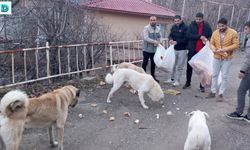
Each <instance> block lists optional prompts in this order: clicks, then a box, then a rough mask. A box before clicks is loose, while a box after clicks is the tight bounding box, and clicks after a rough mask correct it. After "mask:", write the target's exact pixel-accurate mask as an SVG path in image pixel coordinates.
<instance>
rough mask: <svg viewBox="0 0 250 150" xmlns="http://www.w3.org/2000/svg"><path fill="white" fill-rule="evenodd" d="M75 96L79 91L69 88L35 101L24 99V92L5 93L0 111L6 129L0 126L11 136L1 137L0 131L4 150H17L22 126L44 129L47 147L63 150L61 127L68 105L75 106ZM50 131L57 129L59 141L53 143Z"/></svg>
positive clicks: (34, 99)
mask: <svg viewBox="0 0 250 150" xmlns="http://www.w3.org/2000/svg"><path fill="white" fill-rule="evenodd" d="M79 95H80V90H79V89H77V88H76V87H74V86H72V85H68V86H64V87H62V88H59V89H56V90H54V91H52V92H49V93H46V94H43V95H41V96H39V97H35V98H28V96H27V95H26V94H25V93H24V92H22V91H18V90H15V91H10V92H8V93H7V94H6V95H5V96H4V97H3V98H2V100H1V110H2V112H4V115H3V116H4V117H5V119H6V120H8V126H7V125H3V126H2V127H5V128H6V129H7V130H9V131H10V132H11V133H13V135H15V136H13V137H11V138H5V137H4V135H5V133H2V132H1V136H2V137H3V141H4V143H5V145H6V147H7V150H8V147H15V148H13V149H11V150H16V149H18V147H19V144H20V141H21V138H22V132H23V129H24V125H25V127H47V128H48V133H49V142H50V145H51V146H52V147H55V146H58V149H59V150H63V137H64V125H65V123H66V119H67V116H68V109H69V106H71V107H74V106H75V105H76V104H77V102H78V97H79ZM2 127H1V130H2ZM54 128H56V129H57V134H58V136H57V137H58V141H59V142H57V141H55V137H54V131H53V129H54ZM13 129H15V130H13ZM5 139H7V140H5ZM13 141H15V142H16V143H15V142H13ZM8 143H10V144H8ZM14 143H15V144H14Z"/></svg>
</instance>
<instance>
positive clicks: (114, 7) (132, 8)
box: [81, 0, 176, 18]
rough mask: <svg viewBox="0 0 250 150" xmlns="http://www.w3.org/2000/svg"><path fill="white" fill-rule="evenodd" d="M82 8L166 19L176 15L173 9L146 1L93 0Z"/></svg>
mask: <svg viewBox="0 0 250 150" xmlns="http://www.w3.org/2000/svg"><path fill="white" fill-rule="evenodd" d="M81 6H82V7H87V8H89V9H94V10H102V11H110V12H117V13H126V14H135V15H143V16H150V15H155V16H158V17H164V18H166V17H173V16H174V15H175V14H176V13H175V12H174V11H173V10H171V9H167V8H165V7H162V6H159V5H156V4H153V3H149V2H146V1H145V0H91V1H89V2H87V3H83V4H82V5H81Z"/></svg>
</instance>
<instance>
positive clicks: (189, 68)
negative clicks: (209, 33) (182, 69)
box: [186, 51, 204, 88]
mask: <svg viewBox="0 0 250 150" xmlns="http://www.w3.org/2000/svg"><path fill="white" fill-rule="evenodd" d="M195 54H197V52H196V51H189V52H188V58H187V71H186V78H187V81H186V84H188V85H191V79H192V74H193V68H192V67H191V66H190V65H189V63H188V61H189V60H190V59H192V57H193V56H194V55H195ZM200 88H204V87H203V86H202V85H201V84H200Z"/></svg>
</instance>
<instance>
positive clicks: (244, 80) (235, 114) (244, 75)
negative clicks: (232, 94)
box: [226, 21, 250, 123]
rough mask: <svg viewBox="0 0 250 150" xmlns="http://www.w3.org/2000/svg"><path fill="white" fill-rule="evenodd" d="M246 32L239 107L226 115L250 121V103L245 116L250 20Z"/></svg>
mask: <svg viewBox="0 0 250 150" xmlns="http://www.w3.org/2000/svg"><path fill="white" fill-rule="evenodd" d="M244 32H245V33H246V35H247V37H248V40H247V43H246V54H245V55H246V56H245V60H244V63H243V64H242V66H241V68H240V72H239V75H238V76H239V78H240V79H241V81H240V86H239V88H238V91H237V108H236V111H235V112H232V113H230V114H227V115H226V116H227V117H228V118H230V119H236V120H245V121H246V122H248V123H250V105H249V106H248V111H247V113H246V115H244V116H243V111H244V107H245V97H246V94H247V91H248V96H249V101H250V21H248V22H246V24H245V28H244Z"/></svg>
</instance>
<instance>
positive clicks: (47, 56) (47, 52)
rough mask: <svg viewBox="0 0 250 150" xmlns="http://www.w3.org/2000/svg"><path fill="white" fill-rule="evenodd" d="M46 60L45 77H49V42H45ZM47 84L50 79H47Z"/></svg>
mask: <svg viewBox="0 0 250 150" xmlns="http://www.w3.org/2000/svg"><path fill="white" fill-rule="evenodd" d="M46 60H47V77H50V57H49V42H46ZM48 82H49V84H51V83H52V82H51V79H50V78H48Z"/></svg>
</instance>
